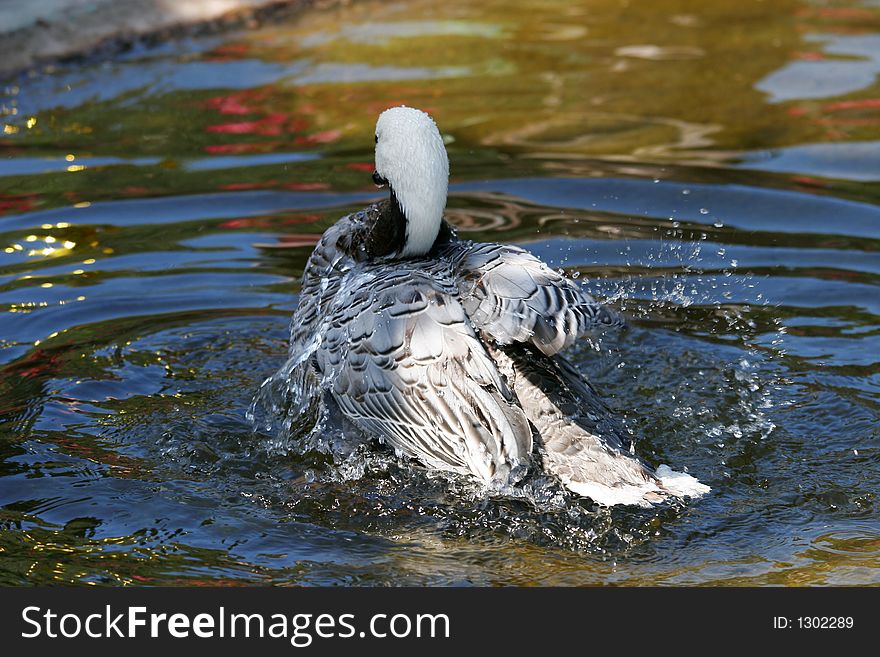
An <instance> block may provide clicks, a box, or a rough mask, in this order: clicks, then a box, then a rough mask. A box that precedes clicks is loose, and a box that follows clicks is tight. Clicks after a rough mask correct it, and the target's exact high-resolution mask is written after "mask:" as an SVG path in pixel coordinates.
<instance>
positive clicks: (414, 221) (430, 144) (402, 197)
mask: <svg viewBox="0 0 880 657" xmlns="http://www.w3.org/2000/svg"><path fill="white" fill-rule="evenodd" d="M373 180H374V181H375V182H376V184H379V185H384V184H386V183H387V184H388V186H389V187H390V188H391V194H392V196H393V198H392V202H394V199H396V200H397V203H398V205H399V206H400V210H401V211H402V212H403V215H404V217H406V238H405V241H404V245H403V248H402V249H401V251H400V252H399V255H400V256H401V257H408V256H421V255H425V254H426V253H427V252H428V251H429V250H430V249H431V246H433V244H434V240H436V239H437V234H438V233H439V231H440V225H441V223H442V221H443V210H444V208H445V207H446V193H447V191H448V187H449V158H448V157H447V155H446V147H445V146H444V145H443V138H442V137H441V136H440V131H439V130H438V129H437V124H436V123H434V119H432V118H431V117H430V116H428V115H427V114H426V113H425V112H422V111H421V110H417V109H413V108H412V107H405V106H401V107H392V108H391V109H387V110H385V111H384V112H382V113H381V114H380V115H379V120H378V121H377V122H376V171H375V173H374V174H373Z"/></svg>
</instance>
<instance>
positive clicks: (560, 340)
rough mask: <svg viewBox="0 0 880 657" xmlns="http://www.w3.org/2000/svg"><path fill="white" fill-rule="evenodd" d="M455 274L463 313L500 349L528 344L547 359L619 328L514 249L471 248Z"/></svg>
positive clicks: (609, 315)
mask: <svg viewBox="0 0 880 657" xmlns="http://www.w3.org/2000/svg"><path fill="white" fill-rule="evenodd" d="M456 270H457V273H458V279H459V294H460V299H461V303H462V305H463V306H464V309H465V312H467V315H468V317H469V318H470V320H471V322H472V323H473V325H474V327H475V328H476V329H478V330H479V331H481V332H482V333H484V334H485V335H488V336H489V337H491V338H492V339H493V340H494V341H495V342H496V343H497V344H500V345H506V344H512V343H515V342H526V343H531V344H533V345H535V346H536V347H537V348H538V349H540V350H541V351H542V352H543V353H545V354H546V355H548V356H552V355H553V354H556V353H558V352H559V351H561V350H562V349H565V348H566V347H569V346H570V345H571V344H573V343H574V341H575V340H576V339H577V338H579V337H581V336H583V335H584V334H586V333H588V332H589V331H592V330H594V329H596V328H598V327H602V326H622V325H623V321H622V320H621V319H620V317H619V316H617V315H616V314H615V313H613V312H611V311H610V310H609V309H608V308H606V307H605V306H603V305H602V304H600V303H598V302H597V301H595V300H594V299H593V298H592V297H590V296H589V295H588V294H586V293H585V292H584V291H583V290H581V289H580V287H579V286H577V285H576V284H575V283H574V282H573V281H572V280H571V279H569V278H566V277H565V276H563V275H562V274H560V273H558V272H556V271H553V270H552V269H551V268H550V267H548V266H547V265H546V264H544V263H543V262H541V261H540V260H539V259H538V258H536V257H535V256H533V255H532V254H530V253H528V252H527V251H524V250H523V249H520V248H518V247H515V246H507V245H500V244H472V245H471V246H470V247H469V248H467V249H465V250H464V251H463V253H462V255H461V256H460V257H459V258H458V260H457V262H456Z"/></svg>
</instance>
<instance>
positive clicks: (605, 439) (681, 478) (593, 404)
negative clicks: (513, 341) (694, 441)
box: [492, 345, 709, 506]
mask: <svg viewBox="0 0 880 657" xmlns="http://www.w3.org/2000/svg"><path fill="white" fill-rule="evenodd" d="M492 356H493V358H495V360H496V362H497V363H498V364H499V369H501V371H502V372H505V374H506V375H507V377H508V381H509V382H512V388H513V391H514V393H515V394H516V395H517V397H518V399H519V402H520V404H521V405H522V408H523V411H525V414H526V417H528V419H529V421H530V422H531V423H532V424H533V425H534V427H535V429H536V433H537V434H538V436H539V441H540V443H539V444H540V448H541V451H542V457H543V460H544V467H545V469H546V470H547V471H548V472H550V473H551V474H554V475H555V476H557V477H559V479H560V480H561V481H562V483H563V484H564V485H565V486H566V487H567V488H568V489H569V490H571V491H573V492H575V493H577V494H578V495H583V496H585V497H589V498H590V499H592V500H593V501H594V502H597V503H599V504H602V505H605V506H613V505H616V504H631V505H638V506H651V505H652V504H657V503H659V502H662V501H663V500H665V499H667V498H669V497H686V496H690V497H698V496H700V495H702V494H704V493H706V492H708V491H709V487H708V486H706V485H704V484H701V483H700V482H699V481H697V480H696V479H695V478H694V477H692V476H690V475H688V474H684V473H680V472H675V471H674V470H672V469H671V468H669V467H668V466H666V465H661V466H660V467H659V468H657V470H656V472H655V471H654V470H653V469H652V468H651V467H650V466H649V465H648V464H647V463H645V462H644V461H642V460H641V459H640V458H638V457H637V456H636V455H635V454H633V453H632V451H631V449H630V440H629V435H628V434H627V432H626V430H625V429H624V427H623V425H622V424H621V423H620V421H619V420H618V419H617V418H616V417H615V415H614V414H613V413H612V412H611V410H610V409H609V408H608V407H607V406H606V405H605V404H604V403H603V402H602V400H601V399H600V398H599V395H598V394H597V393H596V392H595V391H594V390H593V389H592V388H591V387H590V385H589V384H588V383H587V382H586V381H585V380H584V379H583V377H581V375H580V373H579V372H578V371H577V370H576V369H575V368H574V367H573V366H572V365H571V364H570V363H568V362H567V361H566V360H565V359H564V358H562V357H561V356H553V357H547V356H544V355H543V354H540V353H538V352H537V351H535V350H533V349H531V348H529V347H525V346H522V345H511V346H505V347H500V348H493V350H492Z"/></svg>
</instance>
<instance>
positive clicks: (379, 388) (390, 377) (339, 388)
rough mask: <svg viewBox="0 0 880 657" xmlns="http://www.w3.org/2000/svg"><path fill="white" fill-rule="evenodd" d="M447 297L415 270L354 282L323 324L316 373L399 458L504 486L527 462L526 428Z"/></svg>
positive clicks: (449, 288) (450, 293) (443, 288)
mask: <svg viewBox="0 0 880 657" xmlns="http://www.w3.org/2000/svg"><path fill="white" fill-rule="evenodd" d="M432 274H433V275H432ZM455 292H456V290H455V287H454V285H453V284H452V282H451V281H449V280H445V281H444V279H443V277H442V276H440V275H438V274H437V273H436V272H432V273H429V272H426V271H421V270H418V269H415V268H412V269H409V268H407V269H406V270H403V269H401V268H397V269H395V271H394V272H393V273H388V272H384V273H382V272H373V273H370V271H369V270H365V271H364V272H361V273H358V274H356V275H354V276H353V277H352V278H351V279H350V280H347V281H346V282H345V283H344V284H343V285H342V287H341V288H340V290H339V292H338V293H337V294H336V298H335V299H334V302H333V306H332V308H331V311H330V315H329V316H328V317H327V322H326V324H325V326H326V327H327V328H326V331H325V332H324V338H323V340H322V344H321V345H320V346H319V348H318V350H317V352H316V361H317V365H318V369H319V373H320V375H322V376H324V377H325V378H326V380H328V381H331V382H332V384H331V385H332V387H331V388H330V391H331V393H332V395H333V398H334V399H335V400H336V402H337V403H338V404H339V406H340V408H341V409H342V410H343V412H344V413H345V414H346V415H347V416H348V418H349V419H350V420H352V421H353V422H354V423H355V424H356V425H358V426H360V427H361V428H362V429H365V430H367V431H369V432H372V433H374V434H378V435H379V436H381V437H382V438H384V439H386V440H387V441H388V442H389V443H390V444H391V445H392V446H394V447H395V448H396V449H398V450H399V451H401V452H403V453H405V454H408V455H409V456H413V457H416V458H419V459H421V460H423V461H424V462H425V463H427V464H428V465H431V466H433V467H436V468H440V469H445V470H453V471H458V472H469V473H473V474H476V475H478V476H479V477H480V478H481V479H483V480H484V481H486V482H488V481H490V480H493V479H503V478H504V477H506V474H507V473H509V471H510V469H511V468H512V467H513V466H515V465H517V464H520V463H526V462H527V461H528V459H529V455H530V453H531V450H532V433H531V427H530V426H529V423H528V420H527V419H526V417H525V415H524V414H523V412H522V409H521V408H520V407H519V406H518V404H517V403H516V398H515V397H514V395H513V393H512V392H511V391H510V389H509V388H508V386H507V384H506V383H505V381H504V380H503V378H502V377H501V376H500V374H499V373H498V370H497V368H496V366H495V363H494V361H493V360H492V359H491V358H490V357H489V356H488V354H487V353H486V350H485V348H484V347H483V345H482V343H481V342H480V341H479V339H478V338H477V336H476V335H475V333H474V331H473V329H472V328H471V326H470V324H469V323H468V321H467V317H466V316H465V312H464V309H463V308H462V307H461V305H460V304H459V302H458V301H457V300H456V298H455Z"/></svg>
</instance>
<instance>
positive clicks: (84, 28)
mask: <svg viewBox="0 0 880 657" xmlns="http://www.w3.org/2000/svg"><path fill="white" fill-rule="evenodd" d="M336 4H341V2H340V1H339V0H190V1H189V2H186V3H179V2H177V3H175V2H173V0H37V1H36V2H30V3H21V4H20V5H19V6H18V7H7V8H6V9H4V10H2V11H0V81H10V80H12V79H13V78H14V77H15V76H16V75H19V74H21V73H23V72H25V71H28V70H29V69H33V68H34V67H38V66H43V65H48V64H52V63H53V62H57V61H62V60H66V59H70V58H75V57H85V56H89V55H91V54H95V53H101V52H107V53H114V52H118V51H121V50H124V49H125V48H126V47H128V46H130V45H132V44H134V43H137V42H139V41H165V40H167V39H170V38H175V37H180V36H184V35H187V34H190V33H196V34H198V33H203V32H213V31H221V30H224V29H234V28H241V27H249V26H252V25H253V24H254V23H256V22H260V21H262V20H265V19H268V18H269V17H271V16H274V15H276V14H281V13H286V14H289V13H296V12H299V11H303V10H305V9H309V8H325V7H328V6H332V5H336Z"/></svg>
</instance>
